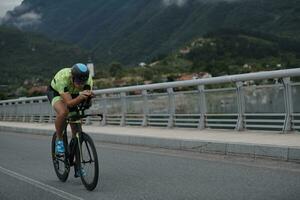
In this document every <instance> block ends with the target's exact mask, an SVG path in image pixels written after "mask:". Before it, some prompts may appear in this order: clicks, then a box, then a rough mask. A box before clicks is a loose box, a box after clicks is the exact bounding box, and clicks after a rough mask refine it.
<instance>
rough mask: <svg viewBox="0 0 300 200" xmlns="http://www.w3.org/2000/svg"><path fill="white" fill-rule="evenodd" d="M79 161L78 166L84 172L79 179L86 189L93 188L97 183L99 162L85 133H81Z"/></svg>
mask: <svg viewBox="0 0 300 200" xmlns="http://www.w3.org/2000/svg"><path fill="white" fill-rule="evenodd" d="M81 156H82V159H81V162H80V164H79V165H80V166H79V167H81V168H82V169H83V170H84V172H85V174H84V175H83V176H81V181H82V183H83V185H84V186H85V188H86V189H87V190H90V191H91V190H94V189H95V188H96V186H97V184H98V178H99V163H98V156H97V151H96V148H95V145H94V142H93V140H92V138H91V137H90V136H89V135H87V134H86V133H82V134H81Z"/></svg>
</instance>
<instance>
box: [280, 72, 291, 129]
mask: <svg viewBox="0 0 300 200" xmlns="http://www.w3.org/2000/svg"><path fill="white" fill-rule="evenodd" d="M282 84H283V87H284V107H285V120H284V127H283V132H284V133H286V132H288V131H291V130H292V113H293V101H292V88H291V80H290V77H287V78H283V79H282Z"/></svg>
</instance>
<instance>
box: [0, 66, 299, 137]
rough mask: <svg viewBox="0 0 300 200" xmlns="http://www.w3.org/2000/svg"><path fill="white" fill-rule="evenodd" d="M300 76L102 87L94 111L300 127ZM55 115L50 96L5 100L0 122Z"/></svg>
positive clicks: (133, 120)
mask: <svg viewBox="0 0 300 200" xmlns="http://www.w3.org/2000/svg"><path fill="white" fill-rule="evenodd" d="M299 76H300V68H296V69H287V70H277V71H267V72H257V73H249V74H240V75H231V76H221V77H214V78H206V79H196V80H188V81H176V82H167V83H157V84H149V85H138V86H130V87H121V88H111V89H103V90H96V91H94V92H95V94H96V98H95V99H94V100H93V101H94V102H93V106H92V107H91V109H90V112H94V111H95V112H101V113H103V114H104V120H103V121H102V122H101V123H99V125H102V126H104V125H120V126H125V125H132V126H162V127H170V128H171V127H190V128H199V129H204V128H222V129H235V130H244V129H262V130H281V131H283V132H286V131H291V130H299V129H300V105H299V103H298V102H300V83H299V82H297V81H296V82H292V81H291V77H299ZM278 80H279V81H278ZM255 82H259V84H255ZM249 83H250V84H249ZM216 85H217V86H219V87H220V86H221V87H222V88H217V89H208V88H214V87H213V86H216ZM226 85H228V87H227V88H224V86H226ZM54 119H55V113H54V112H53V110H52V108H51V106H50V104H49V102H48V100H47V98H46V97H45V96H42V97H34V98H20V99H13V100H5V101H0V120H3V121H22V122H49V123H52V122H53V120H54ZM86 123H97V118H88V119H87V120H86Z"/></svg>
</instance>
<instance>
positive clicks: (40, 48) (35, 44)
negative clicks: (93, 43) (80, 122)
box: [0, 27, 88, 85]
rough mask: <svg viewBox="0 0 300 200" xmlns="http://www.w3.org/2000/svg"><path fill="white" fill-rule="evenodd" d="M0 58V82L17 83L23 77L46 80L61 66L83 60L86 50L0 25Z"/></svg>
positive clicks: (86, 54)
mask: <svg viewBox="0 0 300 200" xmlns="http://www.w3.org/2000/svg"><path fill="white" fill-rule="evenodd" d="M0 58H1V59H0V70H1V76H2V78H1V79H0V84H1V85H3V84H4V85H15V84H18V85H21V84H22V83H23V82H24V81H25V80H29V81H32V80H33V81H34V80H35V79H41V80H42V81H43V82H46V81H49V79H50V78H51V76H52V75H53V74H54V73H55V72H56V71H57V70H58V69H60V68H61V67H63V66H71V65H72V64H74V63H75V62H76V61H77V62H79V61H81V62H87V60H88V53H87V51H85V50H82V49H81V48H79V47H78V46H74V45H70V44H67V43H63V42H59V41H55V40H49V39H47V38H45V37H43V36H41V35H37V34H33V33H25V32H21V31H19V30H16V29H12V28H7V27H0Z"/></svg>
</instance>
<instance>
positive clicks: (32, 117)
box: [29, 100, 34, 123]
mask: <svg viewBox="0 0 300 200" xmlns="http://www.w3.org/2000/svg"><path fill="white" fill-rule="evenodd" d="M29 104H30V106H31V107H33V106H32V105H33V104H34V101H33V100H31V101H30V102H29ZM31 110H33V108H31ZM30 122H31V123H32V122H34V114H33V113H31V117H30Z"/></svg>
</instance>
